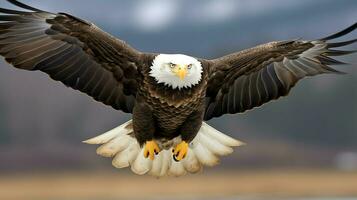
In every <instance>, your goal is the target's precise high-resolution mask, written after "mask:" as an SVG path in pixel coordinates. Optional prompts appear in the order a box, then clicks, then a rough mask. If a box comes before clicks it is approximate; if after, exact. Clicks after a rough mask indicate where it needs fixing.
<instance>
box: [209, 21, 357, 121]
mask: <svg viewBox="0 0 357 200" xmlns="http://www.w3.org/2000/svg"><path fill="white" fill-rule="evenodd" d="M356 28H357V23H356V24H354V25H352V26H351V27H349V28H347V29H345V30H343V31H341V32H339V33H337V34H334V35H331V36H329V37H326V38H323V39H320V40H315V41H303V40H291V41H283V42H271V43H268V44H264V45H260V46H257V47H255V48H252V49H248V50H244V51H241V52H238V53H235V54H231V55H228V56H225V57H222V58H219V59H216V60H212V61H211V70H212V73H211V77H210V80H209V82H208V88H207V95H206V97H207V98H206V99H207V101H206V112H205V120H209V119H211V118H213V117H219V116H221V115H223V114H227V113H230V114H234V113H240V112H244V111H247V110H250V109H252V108H254V107H258V106H261V105H263V104H265V103H267V102H269V101H271V100H274V99H278V98H279V97H281V96H286V95H288V93H289V91H290V89H291V88H292V87H294V86H295V84H296V83H297V82H298V81H299V80H301V79H302V78H304V77H308V76H315V75H319V74H324V73H341V72H339V71H337V70H335V69H333V68H331V67H329V65H338V64H343V63H342V62H340V61H337V60H335V59H333V58H331V56H340V55H346V54H350V53H354V52H356V51H342V50H335V49H333V48H337V47H342V46H345V45H349V44H352V43H354V42H356V41H357V39H355V40H350V41H346V42H338V43H331V42H330V40H332V39H335V38H338V37H341V36H343V35H345V34H348V33H350V32H352V31H353V30H354V29H356Z"/></svg>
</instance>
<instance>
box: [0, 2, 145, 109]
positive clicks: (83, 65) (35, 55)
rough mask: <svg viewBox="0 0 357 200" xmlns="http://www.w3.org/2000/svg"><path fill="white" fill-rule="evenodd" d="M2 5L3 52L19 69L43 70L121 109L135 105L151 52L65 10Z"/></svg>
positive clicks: (0, 34)
mask: <svg viewBox="0 0 357 200" xmlns="http://www.w3.org/2000/svg"><path fill="white" fill-rule="evenodd" d="M7 1H8V2H10V3H12V4H15V5H16V6H19V7H21V8H24V9H25V10H26V11H19V10H9V9H5V8H0V55H1V56H3V57H4V58H5V60H6V61H7V62H9V63H11V64H12V65H13V66H14V67H16V68H19V69H25V70H31V71H37V70H39V71H42V72H45V73H47V74H48V75H49V76H50V77H51V78H52V79H54V80H56V81H61V82H62V83H64V84H65V85H66V86H68V87H71V88H73V89H76V90H79V91H81V92H83V93H86V94H87V95H89V96H91V97H93V98H94V99H95V100H97V101H99V102H102V103H104V104H106V105H109V106H112V107H113V108H115V109H117V110H122V111H124V112H127V113H131V112H132V110H133V106H134V102H135V98H136V91H137V88H138V82H140V78H141V76H140V72H141V68H142V66H143V65H144V64H143V63H144V62H145V60H146V58H147V57H149V55H148V54H145V53H142V52H139V51H137V50H135V49H133V48H132V47H130V46H129V45H127V44H126V43H125V42H124V41H121V40H119V39H116V38H114V37H113V36H111V35H110V34H108V33H106V32H104V31H102V30H101V29H100V28H98V27H97V26H95V25H94V24H92V23H89V22H87V21H84V20H82V19H79V18H77V17H75V16H72V15H69V14H66V13H57V14H55V13H50V12H47V11H42V10H39V9H36V8H33V7H30V6H28V5H25V4H23V3H21V2H18V1H16V0H7Z"/></svg>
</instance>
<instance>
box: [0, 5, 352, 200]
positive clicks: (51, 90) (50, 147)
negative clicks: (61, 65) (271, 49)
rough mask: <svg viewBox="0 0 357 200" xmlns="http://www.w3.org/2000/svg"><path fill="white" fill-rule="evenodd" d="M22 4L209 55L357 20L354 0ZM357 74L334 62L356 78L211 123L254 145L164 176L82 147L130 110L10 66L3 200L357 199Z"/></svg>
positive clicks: (148, 45) (302, 89) (0, 103)
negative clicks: (135, 171) (190, 171)
mask: <svg viewBox="0 0 357 200" xmlns="http://www.w3.org/2000/svg"><path fill="white" fill-rule="evenodd" d="M23 2H24V3H27V4H30V5H32V6H34V7H38V8H40V9H43V10H48V11H52V12H67V13H71V14H73V15H75V16H78V17H80V18H83V19H86V20H88V21H91V22H93V23H95V24H97V25H98V26H99V27H101V28H102V29H104V30H105V31H107V32H109V33H111V34H113V35H114V36H117V37H119V38H120V39H122V40H125V41H126V42H127V43H129V44H130V45H131V46H133V47H135V48H136V49H138V50H141V51H147V52H161V53H183V54H188V55H192V56H195V57H204V58H216V57H219V56H222V55H225V54H227V53H232V52H235V51H238V50H242V49H245V48H249V47H252V46H255V45H258V44H261V43H266V42H270V41H274V40H286V39H296V38H304V39H316V38H321V37H324V36H327V35H329V34H331V33H334V32H337V31H339V30H341V29H343V28H346V27H347V26H350V25H352V24H353V23H355V22H356V21H357V1H355V0H339V1H335V0H314V1H310V0H269V1H265V0H195V1H192V0H135V1H133V0H121V1H118V0H106V1H99V0H76V1H71V0H60V1H55V0H46V1H45V0H23ZM0 6H1V7H6V8H13V6H11V5H10V4H8V3H7V2H6V1H1V2H0ZM356 37H357V33H356V32H355V33H352V34H351V35H349V36H346V37H345V38H344V39H345V40H348V39H352V38H356ZM347 49H357V45H356V44H355V45H351V46H350V47H347ZM341 60H343V61H345V62H350V63H357V55H356V54H355V55H351V56H345V57H343V58H341ZM356 67H357V65H347V66H336V67H335V68H336V69H338V70H341V71H344V72H347V73H348V74H347V75H322V76H319V77H314V78H311V79H310V78H309V79H305V80H303V81H301V82H300V83H299V84H298V85H297V86H296V87H295V88H294V89H293V90H292V92H291V93H290V95H289V96H288V97H285V98H283V99H280V100H279V101H274V102H272V103H269V104H267V105H264V106H263V107H261V108H259V109H255V110H253V111H249V112H247V113H244V114H239V115H226V116H224V117H221V118H219V119H214V120H211V121H209V124H211V125H213V126H214V127H215V128H217V129H218V130H221V131H222V132H224V133H227V134H228V135H231V136H233V137H235V138H237V139H240V140H242V141H244V142H246V143H247V144H248V145H247V146H244V147H241V148H237V149H236V150H235V152H234V153H233V154H232V155H230V156H228V157H225V158H223V159H222V161H221V164H220V165H219V166H216V167H214V168H212V169H207V168H206V169H205V171H204V172H203V173H201V174H198V175H189V176H187V177H184V178H165V179H162V180H156V179H153V178H151V177H138V176H136V175H132V174H131V172H130V171H129V170H119V171H118V170H116V169H113V167H112V166H111V160H110V159H105V158H101V157H99V156H97V155H96V154H95V148H96V147H95V146H88V145H85V144H82V143H81V141H83V140H85V139H88V138H90V137H93V136H96V135H99V134H100V133H103V132H105V131H107V130H110V129H112V128H114V127H116V126H118V125H120V124H122V123H124V122H125V121H127V120H128V119H129V118H130V117H131V116H130V115H127V114H123V113H121V112H119V111H115V110H113V109H111V108H110V107H106V106H104V105H102V104H100V103H97V102H95V101H94V100H92V99H91V98H89V97H87V96H86V95H84V94H81V93H79V92H77V91H73V90H71V89H68V88H66V87H65V86H63V85H62V84H61V83H58V82H54V81H52V80H50V79H49V77H48V76H47V75H45V74H41V73H33V72H27V71H20V70H17V69H14V68H12V67H10V66H9V65H7V64H6V63H5V62H4V61H3V59H1V61H0V199H36V200H37V199H61V200H63V199H95V200H97V199H98V200H99V199H100V200H111V199H123V198H124V199H223V198H226V199H242V200H245V199H254V200H256V199H278V198H279V199H295V198H297V199H301V200H302V199H305V198H307V199H320V198H321V199H328V200H330V199H357V104H356V101H357V87H356V84H357V68H356Z"/></svg>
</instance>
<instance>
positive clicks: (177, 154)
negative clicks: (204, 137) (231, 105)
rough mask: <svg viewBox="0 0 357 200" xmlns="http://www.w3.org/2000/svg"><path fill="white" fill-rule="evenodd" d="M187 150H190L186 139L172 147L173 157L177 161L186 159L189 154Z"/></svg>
mask: <svg viewBox="0 0 357 200" xmlns="http://www.w3.org/2000/svg"><path fill="white" fill-rule="evenodd" d="M187 152H188V143H187V142H185V141H182V142H181V143H180V144H178V145H177V146H176V147H175V148H174V149H172V153H173V158H174V160H175V161H176V162H179V161H181V160H182V159H184V158H185V157H186V155H187Z"/></svg>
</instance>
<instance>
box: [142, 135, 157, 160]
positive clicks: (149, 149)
mask: <svg viewBox="0 0 357 200" xmlns="http://www.w3.org/2000/svg"><path fill="white" fill-rule="evenodd" d="M159 153H160V148H159V146H158V145H157V144H156V142H155V141H154V140H151V141H147V142H146V144H145V149H144V157H145V158H150V160H154V158H155V155H157V154H159Z"/></svg>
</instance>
